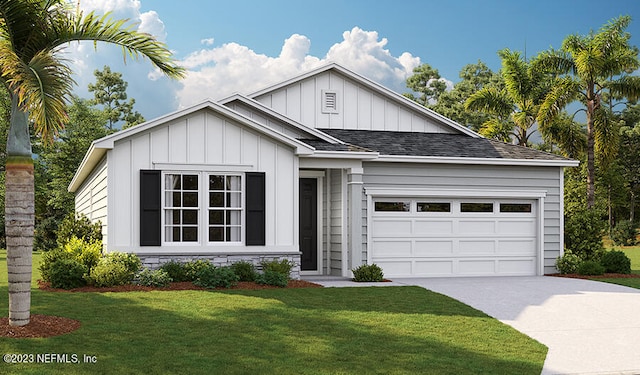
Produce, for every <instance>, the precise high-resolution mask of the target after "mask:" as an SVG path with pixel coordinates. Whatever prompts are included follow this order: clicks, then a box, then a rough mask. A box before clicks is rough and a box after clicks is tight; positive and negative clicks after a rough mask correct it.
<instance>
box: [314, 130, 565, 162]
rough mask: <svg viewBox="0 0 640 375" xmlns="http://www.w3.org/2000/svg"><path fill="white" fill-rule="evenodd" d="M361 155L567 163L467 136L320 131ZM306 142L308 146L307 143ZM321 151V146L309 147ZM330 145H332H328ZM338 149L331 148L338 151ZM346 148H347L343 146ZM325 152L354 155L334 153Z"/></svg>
mask: <svg viewBox="0 0 640 375" xmlns="http://www.w3.org/2000/svg"><path fill="white" fill-rule="evenodd" d="M319 130H321V131H323V132H325V133H327V134H329V135H331V136H333V137H335V138H338V139H340V140H341V141H343V142H346V143H348V144H350V145H354V146H359V147H361V148H363V149H366V150H362V151H377V152H378V153H380V154H381V155H401V156H434V157H462V158H489V159H525V160H527V159H530V160H568V159H566V158H564V157H562V156H559V155H555V154H551V153H547V152H542V151H538V150H534V149H531V148H527V147H522V146H517V145H512V144H508V143H504V142H499V141H495V140H491V139H485V138H473V137H470V136H468V135H464V134H443V133H412V132H393V131H371V130H343V129H319ZM303 142H305V143H308V141H307V140H303ZM308 144H309V145H310V146H312V147H315V148H316V149H322V150H326V149H324V148H323V145H322V144H320V142H316V143H315V144H314V143H313V142H312V143H308ZM328 145H329V144H328ZM335 146H338V145H331V146H328V147H329V148H330V147H335ZM341 147H342V148H344V147H345V146H344V145H341ZM326 151H353V150H346V149H345V150H343V149H334V150H326Z"/></svg>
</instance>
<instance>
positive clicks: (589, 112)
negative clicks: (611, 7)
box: [532, 16, 640, 208]
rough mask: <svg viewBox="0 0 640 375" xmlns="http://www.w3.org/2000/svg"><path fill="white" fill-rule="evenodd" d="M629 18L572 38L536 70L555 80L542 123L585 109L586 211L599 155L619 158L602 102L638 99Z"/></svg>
mask: <svg viewBox="0 0 640 375" xmlns="http://www.w3.org/2000/svg"><path fill="white" fill-rule="evenodd" d="M630 23H631V17H629V16H621V17H618V18H616V19H614V20H612V21H611V22H609V23H608V24H606V25H604V26H603V27H602V28H600V30H599V31H598V32H597V33H593V32H592V33H590V34H589V35H586V36H581V35H571V36H568V37H567V38H566V39H565V40H564V41H563V43H562V48H561V49H560V50H559V51H557V50H553V49H552V50H549V51H545V52H542V53H540V54H539V55H538V56H537V57H536V58H535V60H534V61H533V63H532V64H533V66H534V67H535V68H536V69H537V70H540V71H546V72H550V73H552V74H555V75H556V78H555V81H554V83H553V86H552V88H551V90H550V91H549V93H548V94H547V96H546V97H545V100H544V102H543V104H542V105H541V107H540V111H539V113H538V117H537V120H538V123H540V125H541V126H542V127H544V126H547V124H549V123H550V122H552V121H553V119H554V118H555V117H556V116H557V115H558V113H559V112H560V111H561V110H562V109H564V108H565V107H566V106H567V105H568V104H570V103H572V102H574V101H576V100H578V101H579V102H580V103H582V105H583V106H584V111H585V112H586V121H587V129H586V132H587V147H586V153H587V207H589V208H591V207H593V206H594V204H595V180H596V179H595V173H596V172H595V171H596V151H599V152H600V153H602V154H608V155H613V154H615V152H614V151H615V145H613V144H611V143H608V142H607V139H609V138H608V136H614V135H615V134H616V131H615V126H614V125H615V123H616V122H615V121H612V120H613V119H612V117H611V110H610V109H611V107H609V108H608V107H607V106H606V105H602V102H603V96H605V95H606V94H609V95H611V98H622V97H626V98H629V99H632V100H635V99H637V97H638V95H639V94H640V77H637V76H633V75H631V73H632V72H633V71H635V70H636V69H638V67H640V62H639V61H638V49H637V48H636V47H632V46H630V45H629V39H630V37H631V35H630V34H629V33H627V32H625V30H626V28H627V27H628V26H629V24H630Z"/></svg>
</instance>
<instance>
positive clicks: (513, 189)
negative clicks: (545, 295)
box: [69, 64, 578, 277]
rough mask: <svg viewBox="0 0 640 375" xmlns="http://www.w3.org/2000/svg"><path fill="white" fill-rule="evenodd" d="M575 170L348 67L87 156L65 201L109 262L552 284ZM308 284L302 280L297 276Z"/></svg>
mask: <svg viewBox="0 0 640 375" xmlns="http://www.w3.org/2000/svg"><path fill="white" fill-rule="evenodd" d="M577 164H578V162H577V161H574V160H568V159H565V158H563V157H560V156H557V155H553V154H548V153H543V152H540V151H536V150H532V149H529V148H523V147H519V146H516V145H510V144H505V143H502V142H497V141H494V140H489V139H485V138H483V137H481V136H480V135H478V134H477V133H475V132H473V131H471V130H469V129H467V128H465V127H463V126H461V125H459V124H457V123H455V122H453V121H451V120H449V119H447V118H445V117H443V116H441V115H439V114H437V113H435V112H433V111H431V110H429V109H426V108H424V107H422V106H420V105H418V104H416V103H414V102H413V101H410V100H408V99H406V98H405V97H403V96H402V95H399V94H397V93H395V92H393V91H391V90H389V89H387V88H385V87H383V86H381V85H379V84H377V83H375V82H373V81H371V80H369V79H367V78H364V77H362V76H360V75H358V74H356V73H354V72H352V71H350V70H348V69H345V68H344V67H342V66H340V65H337V64H329V65H326V66H323V67H320V68H318V69H315V70H313V71H310V72H308V73H306V74H303V75H300V76H298V77H295V78H293V79H290V80H287V81H284V82H282V83H279V84H277V85H274V86H272V87H269V88H267V89H264V90H262V91H258V92H255V93H253V94H250V95H239V94H238V95H233V96H231V97H228V98H226V99H224V100H221V101H218V102H213V101H204V102H202V103H200V104H197V105H194V106H192V107H190V108H186V109H182V110H179V111H177V112H174V113H171V114H168V115H166V116H163V117H160V118H158V119H155V120H152V121H149V122H146V123H144V124H141V125H138V126H136V127H133V128H129V129H126V130H122V131H120V132H118V133H115V134H113V135H109V136H107V137H104V138H102V139H98V140H96V141H95V142H93V144H92V145H91V147H90V149H89V150H88V152H87V154H86V156H85V158H84V160H83V162H82V164H81V165H80V167H79V169H78V171H77V173H76V175H75V177H74V178H73V181H72V182H71V184H70V186H69V191H71V192H75V193H76V211H77V213H79V214H84V215H86V216H87V217H89V218H90V219H91V220H93V221H98V220H99V221H101V222H102V225H103V234H104V242H105V247H106V250H107V251H115V250H117V251H125V252H133V253H136V254H138V255H139V256H140V257H141V258H142V259H143V263H144V264H145V265H146V266H148V267H157V266H158V265H159V264H161V263H163V262H166V261H169V260H178V261H180V260H182V261H186V260H190V259H196V258H207V259H211V260H212V261H213V262H214V263H215V264H229V263H232V262H235V261H238V260H241V259H245V260H249V261H252V262H254V263H257V262H259V261H260V260H263V259H274V258H287V259H290V260H291V261H293V262H295V264H296V267H294V269H295V270H296V272H295V274H294V276H298V275H336V276H349V275H351V269H353V268H355V267H357V266H359V265H361V264H371V263H376V264H378V265H379V266H381V267H382V269H383V271H384V273H385V276H387V277H402V276H421V277H422V276H439V277H441V276H451V277H458V276H484V275H487V276H488V275H514V276H515V275H542V274H545V273H552V272H555V271H556V270H555V266H554V262H555V259H556V257H558V256H559V255H560V254H561V252H562V249H563V174H564V168H566V167H571V166H576V165H577ZM298 271H299V273H298Z"/></svg>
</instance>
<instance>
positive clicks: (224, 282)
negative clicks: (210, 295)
mask: <svg viewBox="0 0 640 375" xmlns="http://www.w3.org/2000/svg"><path fill="white" fill-rule="evenodd" d="M193 283H194V284H195V285H198V286H201V287H205V288H218V287H225V288H231V287H232V286H234V285H237V284H238V275H236V274H235V273H233V270H232V269H231V268H230V267H216V266H214V265H209V266H208V267H205V268H202V269H201V270H200V272H199V273H198V279H197V280H196V281H194V282H193Z"/></svg>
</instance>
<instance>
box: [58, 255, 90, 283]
mask: <svg viewBox="0 0 640 375" xmlns="http://www.w3.org/2000/svg"><path fill="white" fill-rule="evenodd" d="M86 273H87V268H86V267H85V266H84V265H83V264H82V263H80V262H79V261H78V260H76V259H74V258H65V257H62V258H59V259H57V260H55V261H54V262H52V263H51V264H50V268H49V276H48V278H49V281H50V282H51V286H52V287H53V288H62V289H73V288H79V287H81V286H84V285H86V281H85V279H84V275H85V274H86Z"/></svg>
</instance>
